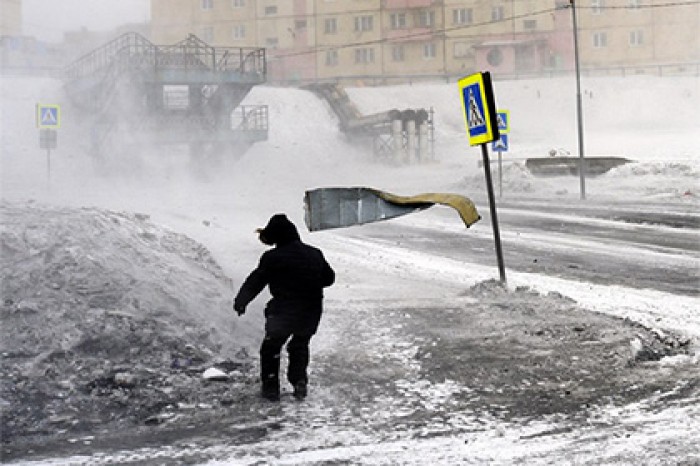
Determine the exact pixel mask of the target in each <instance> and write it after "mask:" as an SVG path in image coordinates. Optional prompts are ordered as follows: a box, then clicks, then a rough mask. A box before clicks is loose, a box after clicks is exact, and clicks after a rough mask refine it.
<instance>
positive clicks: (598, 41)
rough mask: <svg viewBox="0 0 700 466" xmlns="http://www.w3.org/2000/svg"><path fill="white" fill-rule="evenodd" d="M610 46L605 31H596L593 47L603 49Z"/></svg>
mask: <svg viewBox="0 0 700 466" xmlns="http://www.w3.org/2000/svg"><path fill="white" fill-rule="evenodd" d="M607 46H608V36H607V34H605V33H604V32H596V33H594V34H593V47H594V48H596V49H601V48H603V47H607Z"/></svg>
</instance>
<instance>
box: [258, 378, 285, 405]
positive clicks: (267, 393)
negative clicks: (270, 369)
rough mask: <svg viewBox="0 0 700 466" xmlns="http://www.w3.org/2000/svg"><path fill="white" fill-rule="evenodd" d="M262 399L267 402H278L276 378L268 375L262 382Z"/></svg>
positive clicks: (277, 380) (277, 381)
mask: <svg viewBox="0 0 700 466" xmlns="http://www.w3.org/2000/svg"><path fill="white" fill-rule="evenodd" d="M261 395H262V397H263V398H265V399H266V400H269V401H279V400H280V382H279V379H278V378H277V377H275V376H274V375H270V376H269V377H268V378H267V379H265V380H263V381H262V393H261Z"/></svg>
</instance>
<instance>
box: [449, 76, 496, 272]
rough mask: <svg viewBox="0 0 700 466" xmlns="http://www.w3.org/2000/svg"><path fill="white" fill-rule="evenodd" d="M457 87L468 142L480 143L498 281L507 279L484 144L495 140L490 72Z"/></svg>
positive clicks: (493, 104) (487, 153) (471, 143)
mask: <svg viewBox="0 0 700 466" xmlns="http://www.w3.org/2000/svg"><path fill="white" fill-rule="evenodd" d="M457 83H458V85H459V91H460V94H461V95H462V99H461V100H462V110H463V112H464V121H465V123H466V126H467V135H468V136H469V144H470V145H472V146H476V145H481V155H482V157H483V162H484V173H485V175H486V187H487V190H488V196H489V207H490V210H491V224H492V226H493V236H494V240H495V242H496V256H497V259H498V271H499V274H500V277H501V282H502V283H505V282H506V270H505V266H504V264H503V251H502V250H501V235H500V233H499V231H498V218H497V216H496V201H495V199H494V195H493V183H492V182H491V163H490V161H489V152H488V148H487V147H486V144H487V143H489V142H491V141H496V140H498V138H499V136H500V133H499V131H498V117H497V115H496V102H495V99H494V95H493V87H492V85H491V74H490V73H489V72H483V73H475V74H472V75H469V76H465V77H464V78H462V79H460V80H459V81H458V82H457Z"/></svg>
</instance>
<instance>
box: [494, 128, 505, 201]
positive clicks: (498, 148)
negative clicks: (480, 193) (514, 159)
mask: <svg viewBox="0 0 700 466" xmlns="http://www.w3.org/2000/svg"><path fill="white" fill-rule="evenodd" d="M491 150H492V151H494V152H497V153H498V197H499V199H500V198H502V197H503V160H502V157H501V154H502V153H503V152H508V135H507V134H501V137H500V139H498V140H497V141H493V142H492V143H491Z"/></svg>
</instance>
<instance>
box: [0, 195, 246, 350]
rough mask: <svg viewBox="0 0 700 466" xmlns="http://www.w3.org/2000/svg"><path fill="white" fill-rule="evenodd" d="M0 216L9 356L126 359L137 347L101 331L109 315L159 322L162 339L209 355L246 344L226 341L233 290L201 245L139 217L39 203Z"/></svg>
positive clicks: (4, 211)
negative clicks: (88, 350)
mask: <svg viewBox="0 0 700 466" xmlns="http://www.w3.org/2000/svg"><path fill="white" fill-rule="evenodd" d="M0 212H1V216H2V218H3V231H2V252H3V254H2V269H3V271H4V272H3V278H2V294H3V301H4V302H3V315H2V317H3V320H4V321H5V325H3V327H4V328H5V329H6V332H5V333H6V338H5V340H4V343H3V346H4V348H3V350H4V351H14V352H26V353H31V354H36V353H39V352H52V351H71V350H73V349H76V348H79V347H81V346H84V345H89V344H95V345H98V346H100V347H104V349H105V350H107V351H110V352H119V351H125V352H126V353H127V354H128V351H129V347H130V346H131V345H130V344H129V343H127V342H115V341H112V340H113V339H114V336H113V335H111V334H110V329H109V328H107V326H106V325H105V324H104V323H102V324H101V325H100V320H101V318H103V317H104V316H105V315H106V314H112V315H122V316H128V317H129V318H131V319H134V322H138V323H140V324H141V323H143V322H144V321H146V320H149V321H155V322H157V323H158V325H157V331H158V332H159V333H162V334H165V335H170V336H171V337H172V338H174V339H182V340H183V341H196V342H198V343H199V344H202V345H204V346H206V347H208V348H209V349H211V350H219V349H223V348H226V349H231V347H232V346H233V345H234V344H237V345H241V344H246V343H249V342H247V341H238V342H233V341H231V339H230V332H232V331H233V330H234V320H233V311H232V310H231V307H230V306H231V298H232V283H231V280H230V279H228V278H227V277H226V276H225V275H224V274H223V272H222V270H221V268H220V267H219V266H218V265H217V263H216V262H215V261H214V259H213V258H212V257H211V255H210V254H209V252H208V251H207V250H206V249H205V248H204V247H203V246H202V245H201V244H198V243H196V242H194V241H193V240H191V239H189V238H187V237H185V236H183V235H180V234H177V233H173V232H171V231H168V230H165V229H163V228H160V227H157V226H155V225H153V224H152V223H150V222H149V221H148V218H147V216H144V215H139V214H124V213H115V212H109V211H104V210H99V209H87V208H85V209H77V210H76V209H69V208H57V207H43V206H38V205H34V204H29V205H13V204H3V205H2V208H1V211H0ZM92 320H94V321H95V322H93V321H92ZM15 321H21V324H20V322H15ZM10 322H12V325H10ZM91 324H97V325H96V326H95V325H91ZM12 330H14V331H12ZM25 330H26V331H25ZM249 333H250V332H248V331H242V332H240V334H241V335H248V334H249ZM144 340H145V341H144V343H146V344H148V338H145V339H144ZM110 345H112V346H110ZM114 345H116V346H114ZM117 348H120V350H117ZM122 356H124V355H122Z"/></svg>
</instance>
